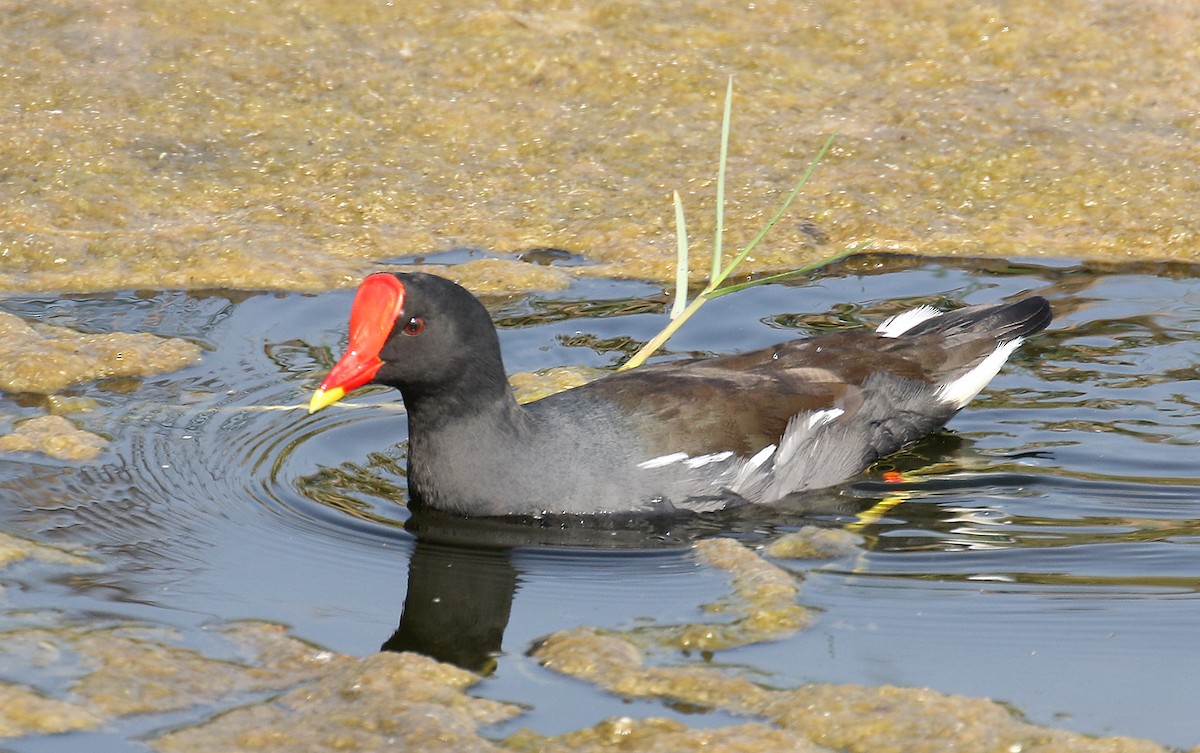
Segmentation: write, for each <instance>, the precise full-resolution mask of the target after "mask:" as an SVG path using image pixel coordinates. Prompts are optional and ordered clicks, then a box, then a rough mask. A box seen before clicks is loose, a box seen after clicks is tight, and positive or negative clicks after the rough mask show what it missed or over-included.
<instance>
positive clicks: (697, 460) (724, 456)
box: [683, 450, 733, 468]
mask: <svg viewBox="0 0 1200 753" xmlns="http://www.w3.org/2000/svg"><path fill="white" fill-rule="evenodd" d="M731 457H733V453H732V452H730V451H729V450H726V451H725V452H714V453H712V454H709V455H697V456H696V457H694V458H688V459H687V460H685V461H683V464H684V465H686V466H687V467H688V468H703V467H704V466H706V465H708V464H709V463H719V462H721V461H722V460H728V459H729V458H731Z"/></svg>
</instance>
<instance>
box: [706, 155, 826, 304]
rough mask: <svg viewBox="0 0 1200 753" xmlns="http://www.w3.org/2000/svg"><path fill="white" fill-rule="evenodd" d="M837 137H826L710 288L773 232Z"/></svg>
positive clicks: (727, 274)
mask: <svg viewBox="0 0 1200 753" xmlns="http://www.w3.org/2000/svg"><path fill="white" fill-rule="evenodd" d="M835 138H837V133H836V132H834V133H833V134H832V135H831V136H830V137H829V138H827V139H825V144H824V145H823V146H822V147H821V150H820V151H819V152H817V156H815V157H813V158H812V160H811V161H810V162H809V163H808V168H807V169H805V171H804V175H802V176H800V181H799V182H798V183H796V185H795V187H794V188H792V192H791V193H789V194H788V197H787V198H786V199H784V201H783V204H781V205H780V206H779V209H778V210H776V211H775V214H774V215H773V216H772V217H771V219H769V220H767V224H765V225H763V227H762V230H759V231H758V235H756V236H754V239H753V240H751V241H750V243H749V245H747V246H746V247H745V248H744V249H742V251H741V253H739V254H738V255H737V256H736V257H734V259H733V261H731V262H729V264H727V265H725V268H724V269H722V270H721V273H720V274H719V275H714V276H713V279H712V281H711V282H709V288H711V289H716V287H717V286H718V285H720V284H721V283H722V282H724V281H725V278H726V277H728V276H729V275H730V273H732V272H733V270H734V269H736V268H737V266H738V265H739V264H741V263H742V262H744V261H745V260H746V257H747V256H749V255H750V253H751V252H752V251H754V248H755V247H756V246H757V245H758V244H759V243H760V242H761V241H762V239H763V238H765V237H767V233H769V232H771V228H773V227H775V223H777V222H779V219H780V218H781V217H783V215H784V213H785V212H787V210H788V207H790V206H791V205H792V202H793V201H795V200H796V197H797V196H798V195H799V194H800V189H801V188H804V184H805V183H808V179H809V178H811V177H812V174H813V173H814V172H815V171H816V169H817V165H819V164H821V160H822V159H824V157H825V153H826V152H828V151H829V147H831V146H833V140H834V139H835Z"/></svg>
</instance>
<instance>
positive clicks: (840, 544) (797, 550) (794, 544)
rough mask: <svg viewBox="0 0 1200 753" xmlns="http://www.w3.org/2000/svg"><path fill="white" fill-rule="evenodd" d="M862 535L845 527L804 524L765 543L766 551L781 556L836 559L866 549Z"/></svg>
mask: <svg viewBox="0 0 1200 753" xmlns="http://www.w3.org/2000/svg"><path fill="white" fill-rule="evenodd" d="M862 542H863V539H862V537H861V536H859V535H857V534H854V533H851V532H850V531H847V530H845V529H842V528H821V527H820V526H804V527H802V528H801V529H800V530H798V531H793V532H791V533H785V534H783V535H781V536H779V537H777V538H775V539H772V540H771V541H770V542H769V543H768V544H767V545H766V546H764V547H763V554H765V555H767V556H768V557H776V558H778V559H803V560H814V559H832V558H835V557H844V556H847V555H851V554H856V553H857V552H859V551H861V550H862Z"/></svg>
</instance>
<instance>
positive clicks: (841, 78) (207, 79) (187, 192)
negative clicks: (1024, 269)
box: [0, 0, 1200, 291]
mask: <svg viewBox="0 0 1200 753" xmlns="http://www.w3.org/2000/svg"><path fill="white" fill-rule="evenodd" d="M0 38H3V39H4V40H5V43H6V44H7V45H8V47H9V49H10V50H12V51H13V54H10V55H8V56H7V57H6V65H5V67H4V70H3V71H2V72H0V97H2V98H3V100H4V101H5V102H6V103H8V104H7V105H6V107H5V108H3V111H2V112H0V133H2V134H3V136H4V138H3V139H0V144H2V145H3V146H0V165H3V168H2V173H3V180H0V228H2V229H0V289H7V290H55V291H58V290H76V291H77V290H98V289H112V288H129V287H150V288H156V289H158V288H162V287H182V288H195V287H243V288H244V287H253V288H270V289H320V288H327V287H330V286H335V285H344V284H351V283H352V282H353V281H354V280H355V279H357V278H358V277H359V276H360V275H361V274H362V273H363V272H365V271H367V270H369V269H371V268H373V267H374V266H375V265H374V264H373V263H372V261H373V260H376V259H383V258H389V257H393V256H395V255H397V254H403V253H411V252H415V251H430V250H436V249H441V248H446V247H450V246H455V245H472V246H485V247H489V248H494V249H498V250H512V249H521V248H529V247H534V246H558V247H563V248H567V249H570V250H573V251H578V252H583V253H586V254H588V255H590V256H591V257H592V258H593V259H594V260H596V261H597V262H599V265H598V266H597V267H595V268H592V269H590V270H587V271H588V273H592V274H604V275H632V276H642V277H648V278H654V279H668V278H669V277H670V274H671V273H670V267H671V262H672V256H673V249H674V238H673V232H672V229H671V227H670V215H671V207H670V201H669V197H670V192H671V190H672V189H679V190H680V191H681V193H682V194H683V197H684V201H685V204H686V205H687V207H688V210H689V218H690V222H691V230H692V233H693V237H696V238H706V237H709V236H710V234H711V229H712V228H711V213H710V212H709V211H708V207H707V202H708V201H709V200H710V196H711V190H712V175H713V173H714V170H715V167H714V166H715V153H716V143H717V130H718V127H719V112H720V98H721V94H722V91H723V88H724V83H725V80H726V77H727V76H728V75H729V74H733V75H734V76H735V77H736V80H737V100H736V102H735V116H734V136H733V142H732V147H731V154H730V185H729V191H728V193H729V203H730V207H729V225H730V228H731V229H730V238H729V243H728V244H727V247H731V248H732V247H733V246H736V245H737V244H738V243H739V242H744V241H745V240H746V239H748V237H749V236H750V234H752V233H753V232H754V231H755V230H757V227H758V225H759V224H760V223H761V221H762V219H763V218H764V217H765V216H767V215H768V214H769V212H770V211H771V209H772V208H773V207H774V206H775V205H776V204H777V203H778V201H779V199H780V198H781V195H782V193H783V192H784V191H786V189H787V187H788V186H789V185H790V184H791V182H792V180H793V179H794V178H795V177H796V176H797V175H798V174H799V172H800V171H801V170H802V169H803V165H804V164H805V162H806V161H807V158H808V156H810V155H811V154H812V153H813V152H814V151H815V150H816V148H817V147H818V146H819V145H820V143H821V141H822V140H823V138H824V137H825V136H826V135H828V134H829V133H831V132H833V131H835V130H837V131H839V136H838V141H837V145H836V147H835V149H834V151H833V153H832V154H831V155H830V156H829V158H828V159H827V161H826V164H825V165H823V167H822V168H821V170H820V171H819V172H818V175H817V179H816V180H815V181H814V182H813V183H811V184H810V186H809V188H808V189H806V197H805V198H804V199H802V201H801V203H800V205H799V206H797V207H796V209H795V210H794V212H793V216H792V217H791V218H790V219H789V220H788V222H786V223H784V224H783V225H781V226H780V227H779V228H778V229H777V232H776V233H775V234H774V235H773V236H772V237H771V238H770V239H769V240H768V242H767V244H766V245H764V246H763V247H762V251H761V253H760V254H757V259H756V261H755V262H754V267H755V268H758V269H767V268H771V269H777V268H779V267H785V266H791V265H795V264H797V263H799V262H803V261H808V260H810V259H812V258H814V257H818V256H821V255H823V253H822V251H823V249H824V248H841V247H843V246H845V245H848V244H850V243H852V242H855V241H858V240H862V239H872V240H873V241H874V244H875V248H880V249H888V250H901V251H907V252H914V253H922V254H970V255H987V254H991V255H1043V254H1049V255H1054V256H1085V257H1090V256H1097V255H1099V256H1105V257H1110V258H1125V257H1140V258H1159V259H1167V258H1174V259H1195V258H1197V255H1198V253H1200V251H1198V249H1200V244H1198V243H1197V226H1196V222H1195V218H1196V217H1198V216H1200V150H1197V149H1195V141H1196V134H1197V128H1198V126H1200V109H1198V108H1197V106H1196V102H1198V101H1200V76H1198V75H1197V74H1196V71H1197V70H1200V52H1198V50H1200V43H1198V42H1197V40H1198V39H1200V7H1197V6H1196V5H1195V4H1192V3H1175V2H1151V3H1139V4H1136V5H1131V4H1122V3H1109V2H1104V0H1068V2H1066V3H1065V4H1064V3H1057V4H1047V3H1045V2H1043V1H1042V0H1015V1H1014V2H1006V3H983V4H976V3H943V2H935V1H934V0H905V1H904V2H898V3H891V4H888V5H887V6H886V7H881V6H880V5H879V4H878V3H869V2H866V1H865V0H851V1H850V2H842V1H840V0H839V1H837V2H835V1H834V0H820V1H819V2H812V3H793V2H788V1H786V0H762V1H760V2H755V3H728V2H723V1H722V0H701V1H700V2H691V1H689V2H682V0H673V1H669V2H655V3H651V2H645V1H644V0H639V1H634V0H610V1H608V2H597V3H590V4H586V5H582V6H581V5H580V4H579V3H576V2H574V1H573V0H542V1H532V0H498V2H495V3H491V4H489V5H488V6H486V7H480V6H479V4H478V3H474V2H469V0H448V1H447V2H441V3H425V4H420V3H418V4H413V3H380V2H374V1H373V0H372V1H371V2H367V1H366V0H348V1H346V0H337V2H334V1H333V0H305V1H304V2H300V1H298V0H296V1H291V2H289V1H287V0H278V1H276V2H266V1H260V2H241V1H239V2H236V3H235V2H228V0H217V2H210V1H208V0H205V1H204V2H199V1H198V0H181V1H180V2H172V3H152V2H145V1H144V0H143V1H141V2H136V1H135V2H130V3H121V4H113V3H78V2H68V1H67V0H58V1H57V2H55V1H53V0H51V1H50V2H42V1H39V2H8V3H6V4H5V12H4V13H3V14H0ZM584 269H586V268H584Z"/></svg>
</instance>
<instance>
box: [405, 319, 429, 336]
mask: <svg viewBox="0 0 1200 753" xmlns="http://www.w3.org/2000/svg"><path fill="white" fill-rule="evenodd" d="M424 331H425V320H424V319H422V318H421V317H419V316H414V317H413V318H411V319H409V320H408V321H407V322H405V323H404V334H406V335H412V336H414V337H415V336H417V335H419V334H421V333H422V332H424Z"/></svg>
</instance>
